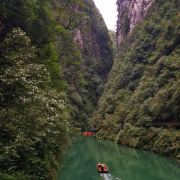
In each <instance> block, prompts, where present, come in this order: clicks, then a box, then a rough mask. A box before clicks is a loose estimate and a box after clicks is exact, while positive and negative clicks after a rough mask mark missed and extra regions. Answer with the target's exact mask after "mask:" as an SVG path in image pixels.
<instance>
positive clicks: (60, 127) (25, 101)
mask: <svg viewBox="0 0 180 180" xmlns="http://www.w3.org/2000/svg"><path fill="white" fill-rule="evenodd" d="M1 46H2V49H1V55H0V67H1V68H0V118H1V120H0V171H1V172H5V173H9V172H10V173H16V172H25V173H26V174H28V175H30V176H29V177H31V178H32V179H47V178H48V177H49V169H50V168H55V167H53V166H55V165H54V162H55V161H56V159H57V155H58V154H59V153H60V152H61V151H62V149H63V146H64V143H65V141H66V138H67V134H68V128H69V123H68V120H69V113H68V110H67V105H66V95H65V93H64V92H57V90H54V89H52V88H51V87H50V86H49V82H50V74H49V73H48V71H47V69H46V67H45V66H44V65H41V64H37V63H34V62H35V59H36V58H37V57H36V49H35V48H34V47H33V46H32V45H31V40H30V39H29V38H28V37H27V36H26V34H25V33H24V32H23V31H22V30H21V29H19V28H17V29H13V31H12V32H11V33H9V34H8V35H7V38H6V39H5V40H4V42H3V43H2V45H1Z"/></svg>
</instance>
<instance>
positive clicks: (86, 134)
mask: <svg viewBox="0 0 180 180" xmlns="http://www.w3.org/2000/svg"><path fill="white" fill-rule="evenodd" d="M94 134H95V133H93V132H83V136H94Z"/></svg>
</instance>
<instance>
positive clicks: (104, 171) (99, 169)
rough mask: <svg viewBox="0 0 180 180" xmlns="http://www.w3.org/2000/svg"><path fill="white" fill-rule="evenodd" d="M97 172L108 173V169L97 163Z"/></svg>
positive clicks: (104, 165)
mask: <svg viewBox="0 0 180 180" xmlns="http://www.w3.org/2000/svg"><path fill="white" fill-rule="evenodd" d="M97 170H98V172H99V173H108V167H107V165H106V164H101V163H98V164H97Z"/></svg>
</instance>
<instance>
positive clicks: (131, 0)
mask: <svg viewBox="0 0 180 180" xmlns="http://www.w3.org/2000/svg"><path fill="white" fill-rule="evenodd" d="M153 2H154V0H117V6H118V21H117V44H118V45H120V43H121V42H122V41H123V40H124V39H125V38H126V37H127V35H128V34H129V33H130V32H131V31H132V30H133V29H134V27H135V26H136V25H137V24H138V23H139V22H140V21H142V20H143V18H144V17H145V15H146V13H147V11H148V9H149V7H150V6H151V5H152V4H153Z"/></svg>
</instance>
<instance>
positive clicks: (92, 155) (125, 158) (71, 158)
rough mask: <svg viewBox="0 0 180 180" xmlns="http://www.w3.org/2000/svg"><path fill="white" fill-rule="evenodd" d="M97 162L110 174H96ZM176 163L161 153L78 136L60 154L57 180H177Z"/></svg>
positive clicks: (178, 174)
mask: <svg viewBox="0 0 180 180" xmlns="http://www.w3.org/2000/svg"><path fill="white" fill-rule="evenodd" d="M98 162H101V163H106V164H107V165H108V168H109V171H110V174H103V175H102V174H99V173H98V172H97V170H96V164H97V163H98ZM179 167H180V166H179V164H178V163H177V162H175V161H173V160H169V159H167V158H164V157H162V156H158V155H155V154H151V153H147V152H144V151H140V150H135V149H131V148H127V147H122V146H117V145H116V144H115V143H112V142H106V141H98V140H95V139H92V138H79V139H78V140H77V141H76V143H75V144H74V145H73V146H72V147H71V149H70V150H69V152H68V153H67V154H66V155H65V157H64V168H62V170H61V171H60V176H59V179H60V180H100V179H105V180H111V179H112V180H114V179H117V180H179V177H180V168H179Z"/></svg>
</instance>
